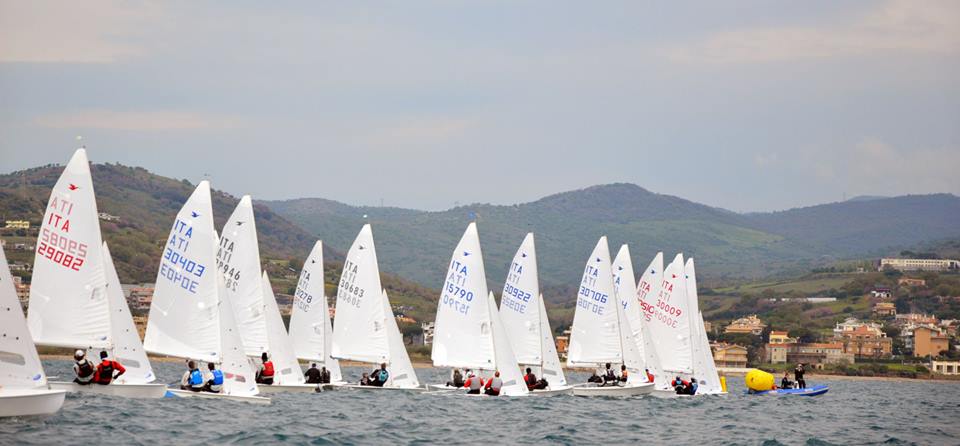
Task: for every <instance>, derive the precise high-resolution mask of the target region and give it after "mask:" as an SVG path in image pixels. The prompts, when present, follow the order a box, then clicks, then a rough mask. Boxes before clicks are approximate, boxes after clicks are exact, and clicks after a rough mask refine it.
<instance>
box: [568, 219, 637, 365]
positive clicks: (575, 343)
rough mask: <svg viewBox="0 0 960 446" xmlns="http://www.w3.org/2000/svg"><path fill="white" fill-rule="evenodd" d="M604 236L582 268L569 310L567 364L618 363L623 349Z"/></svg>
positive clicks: (608, 251) (608, 254) (608, 252)
mask: <svg viewBox="0 0 960 446" xmlns="http://www.w3.org/2000/svg"><path fill="white" fill-rule="evenodd" d="M610 270H611V265H610V250H609V248H608V246H607V237H606V236H603V237H600V240H599V241H598V242H597V245H596V246H595V247H594V249H593V253H591V254H590V258H589V259H588V260H587V264H586V266H585V267H584V270H583V278H582V279H581V281H580V289H579V292H578V293H577V308H576V310H575V311H574V314H573V326H572V327H571V333H570V348H569V353H568V355H567V366H569V367H576V366H592V365H596V364H600V363H605V362H610V363H621V362H622V361H623V349H622V346H621V339H620V337H621V336H620V321H619V317H618V315H617V308H616V307H615V306H614V305H615V304H616V295H615V294H614V290H613V275H612V274H611V271H610Z"/></svg>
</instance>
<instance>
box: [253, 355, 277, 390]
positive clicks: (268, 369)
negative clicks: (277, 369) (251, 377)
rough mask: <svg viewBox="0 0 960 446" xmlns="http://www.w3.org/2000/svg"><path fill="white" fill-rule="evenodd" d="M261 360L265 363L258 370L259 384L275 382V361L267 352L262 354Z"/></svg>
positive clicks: (257, 379) (257, 378)
mask: <svg viewBox="0 0 960 446" xmlns="http://www.w3.org/2000/svg"><path fill="white" fill-rule="evenodd" d="M260 360H261V361H263V365H261V366H260V368H259V369H258V370H257V376H256V381H257V384H266V385H271V384H273V361H271V360H270V357H269V356H267V352H263V353H262V354H261V355H260Z"/></svg>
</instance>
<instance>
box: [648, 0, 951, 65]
mask: <svg viewBox="0 0 960 446" xmlns="http://www.w3.org/2000/svg"><path fill="white" fill-rule="evenodd" d="M889 51H901V52H913V53H928V54H953V53H957V52H960V2H956V1H950V0H945V1H944V0H931V1H920V2H915V1H909V0H891V1H888V2H886V3H884V4H882V5H881V6H880V7H879V8H877V9H875V10H872V11H870V12H869V13H867V14H864V15H862V16H860V17H857V18H856V19H855V20H853V21H852V22H850V23H847V24H844V25H824V26H815V27H803V26H790V27H771V28H753V29H743V30H735V31H725V32H719V33H715V34H712V35H710V36H708V37H707V38H706V39H704V40H702V41H699V42H696V43H692V44H687V45H670V46H666V47H664V48H661V50H660V53H661V54H662V55H664V56H666V57H667V58H668V59H670V60H672V61H675V62H684V63H718V64H724V63H755V62H776V61H786V60H795V59H820V58H830V57H849V56H857V55H865V54H872V53H878V52H889Z"/></svg>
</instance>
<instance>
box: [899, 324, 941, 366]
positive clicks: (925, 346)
mask: <svg viewBox="0 0 960 446" xmlns="http://www.w3.org/2000/svg"><path fill="white" fill-rule="evenodd" d="M900 337H901V338H902V339H903V344H904V347H905V348H906V349H907V351H909V352H911V353H912V354H913V356H914V357H917V358H924V357H927V356H930V357H937V356H939V355H940V354H942V353H943V352H946V351H947V350H949V349H950V337H949V336H947V333H946V330H944V329H943V328H941V327H939V326H936V325H933V324H923V325H907V326H904V327H903V329H902V330H901V332H900Z"/></svg>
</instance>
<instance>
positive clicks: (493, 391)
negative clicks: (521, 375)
mask: <svg viewBox="0 0 960 446" xmlns="http://www.w3.org/2000/svg"><path fill="white" fill-rule="evenodd" d="M502 388H503V380H502V379H500V371H499V370H498V371H496V372H494V373H493V378H490V379H489V380H487V385H486V386H485V387H484V389H485V390H484V391H483V393H484V394H485V395H490V396H500V389H502Z"/></svg>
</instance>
